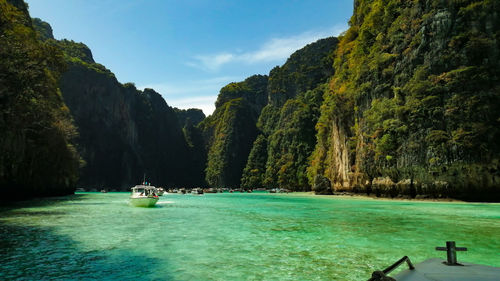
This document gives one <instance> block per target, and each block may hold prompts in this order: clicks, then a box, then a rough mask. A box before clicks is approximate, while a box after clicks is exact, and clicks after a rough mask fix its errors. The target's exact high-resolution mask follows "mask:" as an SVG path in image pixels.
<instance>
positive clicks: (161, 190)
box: [156, 187, 165, 196]
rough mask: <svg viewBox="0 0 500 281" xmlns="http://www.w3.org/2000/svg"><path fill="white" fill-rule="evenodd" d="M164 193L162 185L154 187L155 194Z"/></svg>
mask: <svg viewBox="0 0 500 281" xmlns="http://www.w3.org/2000/svg"><path fill="white" fill-rule="evenodd" d="M164 193H165V189H163V187H158V188H156V194H157V195H158V196H163V194H164Z"/></svg>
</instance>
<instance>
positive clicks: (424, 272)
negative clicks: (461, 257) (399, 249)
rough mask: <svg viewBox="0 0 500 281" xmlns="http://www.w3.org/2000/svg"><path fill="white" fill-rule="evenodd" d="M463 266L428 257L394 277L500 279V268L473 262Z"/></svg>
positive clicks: (405, 280) (414, 280)
mask: <svg viewBox="0 0 500 281" xmlns="http://www.w3.org/2000/svg"><path fill="white" fill-rule="evenodd" d="M461 264H462V265H463V266H460V265H456V266H448V265H445V264H443V260H442V259H428V260H426V261H424V262H422V263H419V264H417V265H416V266H415V269H414V270H405V271H403V272H401V273H399V274H397V275H396V276H395V277H394V278H395V279H396V280H397V281H429V280H432V281H466V280H467V281H470V280H474V281H499V280H500V268H498V267H493V266H486V265H478V264H471V263H465V262H462V263H461Z"/></svg>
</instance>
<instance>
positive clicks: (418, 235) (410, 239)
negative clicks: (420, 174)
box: [0, 192, 500, 280]
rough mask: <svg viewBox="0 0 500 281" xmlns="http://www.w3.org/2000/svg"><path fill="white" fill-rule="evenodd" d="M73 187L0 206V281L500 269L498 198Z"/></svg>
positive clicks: (337, 276)
mask: <svg viewBox="0 0 500 281" xmlns="http://www.w3.org/2000/svg"><path fill="white" fill-rule="evenodd" d="M128 196H129V194H128V193H112V192H110V193H83V194H77V195H75V196H70V197H68V198H66V199H61V198H53V199H44V200H38V201H32V202H28V203H27V202H24V203H19V204H17V205H16V206H14V207H9V208H3V209H0V265H1V267H0V280H11V279H26V280H42V279H72V280H82V279H99V280H152V279H158V280H365V279H368V277H369V276H370V274H371V272H372V271H373V270H377V269H382V268H385V267H386V266H388V265H390V264H392V263H393V262H394V261H396V260H397V259H399V258H401V257H402V256H404V255H408V256H410V258H411V259H412V261H413V262H420V261H423V260H425V259H427V258H430V257H442V258H443V259H444V258H445V253H443V252H436V251H435V250H434V247H435V246H444V243H445V241H447V240H455V241H457V246H459V247H468V248H469V251H468V252H460V253H458V259H459V260H461V261H466V262H472V263H481V264H486V265H493V266H500V255H499V253H500V239H498V237H500V205H499V204H468V203H433V202H408V201H406V202H405V201H385V200H370V199H366V200H361V199H345V198H343V199H339V198H325V197H310V196H297V195H295V194H289V195H281V194H267V193H266V194H264V193H261V194H256V193H253V194H239V193H237V194H229V193H224V194H205V195H204V196H193V195H178V194H167V195H166V196H163V197H161V198H160V201H159V202H158V203H157V206H156V207H154V208H135V207H131V206H130V205H128Z"/></svg>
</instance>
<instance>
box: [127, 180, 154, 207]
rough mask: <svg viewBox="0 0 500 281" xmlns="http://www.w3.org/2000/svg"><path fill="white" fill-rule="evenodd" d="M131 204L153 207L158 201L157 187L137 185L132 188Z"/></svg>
mask: <svg viewBox="0 0 500 281" xmlns="http://www.w3.org/2000/svg"><path fill="white" fill-rule="evenodd" d="M131 189H132V195H131V196H130V204H131V205H132V206H135V207H153V206H154V205H155V204H156V202H158V199H159V198H158V195H156V187H154V186H152V185H144V184H141V185H136V186H134V187H132V188H131Z"/></svg>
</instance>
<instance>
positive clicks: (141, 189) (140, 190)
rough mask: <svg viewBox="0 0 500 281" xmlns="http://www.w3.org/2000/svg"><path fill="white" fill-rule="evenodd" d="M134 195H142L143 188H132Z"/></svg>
mask: <svg viewBox="0 0 500 281" xmlns="http://www.w3.org/2000/svg"><path fill="white" fill-rule="evenodd" d="M134 193H144V188H134Z"/></svg>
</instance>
